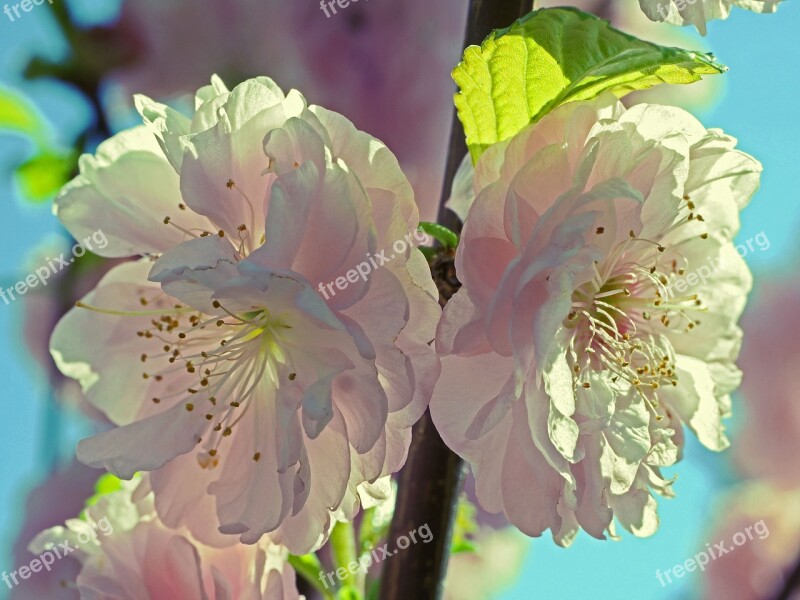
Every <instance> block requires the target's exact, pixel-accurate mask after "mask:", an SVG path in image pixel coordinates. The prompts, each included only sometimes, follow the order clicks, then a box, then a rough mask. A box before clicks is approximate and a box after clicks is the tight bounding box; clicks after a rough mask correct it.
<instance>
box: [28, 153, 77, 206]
mask: <svg viewBox="0 0 800 600" xmlns="http://www.w3.org/2000/svg"><path fill="white" fill-rule="evenodd" d="M74 168H75V155H74V154H57V153H54V152H51V151H44V152H43V153H41V154H39V155H37V156H34V157H33V158H32V159H30V160H28V161H26V162H24V163H22V164H21V165H20V166H19V167H17V170H16V172H15V177H16V181H17V184H18V185H19V187H20V191H21V193H22V194H23V195H24V196H25V197H26V198H28V199H29V200H33V201H34V202H45V201H48V200H51V199H52V198H54V197H55V195H56V194H58V191H59V190H60V189H61V188H62V187H63V186H64V184H65V183H67V181H69V179H70V177H71V176H72V171H73V169H74Z"/></svg>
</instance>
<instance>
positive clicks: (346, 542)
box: [331, 522, 358, 587]
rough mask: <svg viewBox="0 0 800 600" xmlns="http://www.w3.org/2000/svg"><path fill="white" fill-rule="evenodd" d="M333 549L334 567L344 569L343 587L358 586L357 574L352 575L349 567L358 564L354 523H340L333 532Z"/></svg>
mask: <svg viewBox="0 0 800 600" xmlns="http://www.w3.org/2000/svg"><path fill="white" fill-rule="evenodd" d="M331 549H332V551H333V563H334V567H335V568H336V569H337V570H338V569H343V570H344V571H345V574H344V576H343V577H342V578H341V582H342V587H348V586H352V587H355V586H357V585H358V578H357V577H356V575H357V573H358V571H356V573H351V572H350V569H349V568H348V565H350V564H352V563H358V549H357V547H356V532H355V529H354V528H353V524H352V523H345V522H339V523H336V525H335V526H334V528H333V531H332V532H331Z"/></svg>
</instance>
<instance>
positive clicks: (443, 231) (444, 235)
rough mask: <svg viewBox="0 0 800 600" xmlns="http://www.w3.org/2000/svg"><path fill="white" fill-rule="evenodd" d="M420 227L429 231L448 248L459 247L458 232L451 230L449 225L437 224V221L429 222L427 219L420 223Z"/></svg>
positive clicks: (430, 234) (426, 231) (428, 232)
mask: <svg viewBox="0 0 800 600" xmlns="http://www.w3.org/2000/svg"><path fill="white" fill-rule="evenodd" d="M419 229H420V230H421V231H423V232H425V233H427V234H428V235H429V236H431V237H432V238H433V239H435V240H436V241H438V242H439V243H441V244H442V246H444V247H445V248H447V249H454V248H457V247H458V234H456V233H455V232H453V231H450V230H449V229H448V228H447V227H443V226H442V225H437V224H436V223H428V222H427V221H423V222H421V223H420V224H419Z"/></svg>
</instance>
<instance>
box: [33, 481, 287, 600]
mask: <svg viewBox="0 0 800 600" xmlns="http://www.w3.org/2000/svg"><path fill="white" fill-rule="evenodd" d="M142 485H143V487H144V488H145V489H144V493H143V492H142V490H141V488H140V489H139V490H136V487H137V484H136V483H135V482H132V483H128V484H125V485H124V486H123V489H121V490H120V491H116V492H112V493H110V494H107V495H104V496H102V497H100V499H99V500H98V501H97V503H96V504H94V505H92V506H90V507H88V508H87V509H86V511H85V513H84V518H82V519H77V518H75V519H68V520H67V521H66V523H65V525H66V526H65V527H61V526H59V527H53V528H51V529H48V530H47V531H44V532H42V533H41V534H40V535H38V536H37V537H36V539H34V541H33V542H32V543H31V551H32V552H34V553H37V554H41V553H44V552H47V551H51V552H54V549H57V550H59V551H62V552H63V551H65V546H64V544H66V547H69V548H72V549H73V550H72V552H71V553H70V554H68V555H66V556H63V557H62V558H61V559H60V562H61V561H63V562H68V563H71V562H72V561H73V560H75V559H77V560H78V561H79V562H80V572H79V573H78V576H77V578H76V580H75V583H74V585H75V586H76V587H77V590H78V591H79V592H80V597H81V598H83V599H97V600H100V599H101V598H117V599H119V600H139V599H141V598H148V599H150V600H176V599H186V600H189V599H192V600H300V598H301V597H300V596H299V595H298V593H297V587H296V583H295V577H296V576H295V573H294V570H293V569H292V568H291V567H290V566H289V565H288V564H287V563H286V558H287V553H286V550H285V549H283V548H281V547H279V546H276V545H275V544H272V543H271V542H270V541H269V540H268V539H266V538H265V539H263V540H261V541H260V542H259V543H258V544H256V545H252V546H245V545H241V544H234V545H231V546H228V547H226V548H223V549H219V548H213V547H209V546H206V545H204V544H202V543H200V542H198V541H197V540H195V539H194V538H192V536H191V534H190V533H189V532H187V531H186V530H184V529H179V530H176V529H173V528H170V527H168V526H166V525H165V524H164V523H163V522H162V521H161V520H160V519H159V518H158V515H157V514H156V512H155V511H154V508H153V498H152V494H148V493H147V481H146V479H145V481H144V482H143V484H142Z"/></svg>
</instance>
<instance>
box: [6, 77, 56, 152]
mask: <svg viewBox="0 0 800 600" xmlns="http://www.w3.org/2000/svg"><path fill="white" fill-rule="evenodd" d="M0 129H8V130H11V131H15V132H17V133H21V134H24V135H30V136H31V137H33V138H34V139H36V140H37V141H41V139H42V138H43V137H44V134H45V131H46V129H47V128H46V126H45V123H44V121H43V120H42V118H41V117H40V116H39V113H38V112H37V111H36V109H35V108H34V106H33V104H31V103H30V102H29V101H27V100H26V99H25V98H23V97H22V96H19V95H18V94H15V93H13V92H12V91H11V90H8V89H0Z"/></svg>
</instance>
